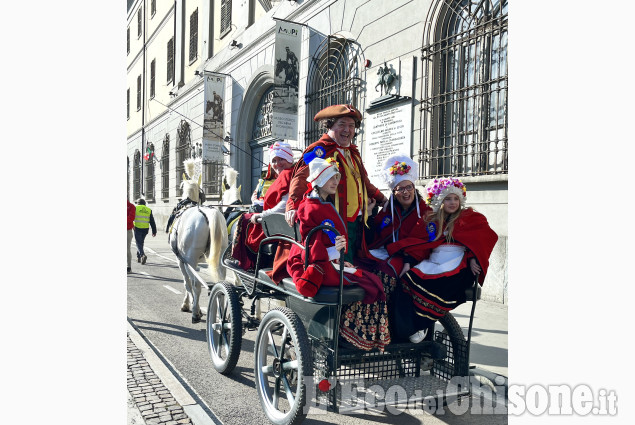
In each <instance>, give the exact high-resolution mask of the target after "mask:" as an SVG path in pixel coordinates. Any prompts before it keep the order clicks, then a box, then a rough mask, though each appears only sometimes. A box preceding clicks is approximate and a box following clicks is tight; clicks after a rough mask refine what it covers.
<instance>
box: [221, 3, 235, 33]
mask: <svg viewBox="0 0 635 425" xmlns="http://www.w3.org/2000/svg"><path fill="white" fill-rule="evenodd" d="M231 29H232V2H231V0H221V4H220V36H221V37H222V36H224V35H225V34H228V33H229V32H230V31H231Z"/></svg>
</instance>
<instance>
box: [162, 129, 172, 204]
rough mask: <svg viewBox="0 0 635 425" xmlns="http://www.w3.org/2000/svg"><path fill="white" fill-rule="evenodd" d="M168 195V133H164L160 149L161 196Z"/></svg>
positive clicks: (166, 196) (165, 196)
mask: <svg viewBox="0 0 635 425" xmlns="http://www.w3.org/2000/svg"><path fill="white" fill-rule="evenodd" d="M169 197H170V135H169V134H167V133H166V135H165V138H164V139H163V150H162V151H161V198H162V199H168V198H169Z"/></svg>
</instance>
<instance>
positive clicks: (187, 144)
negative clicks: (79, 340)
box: [175, 120, 192, 197]
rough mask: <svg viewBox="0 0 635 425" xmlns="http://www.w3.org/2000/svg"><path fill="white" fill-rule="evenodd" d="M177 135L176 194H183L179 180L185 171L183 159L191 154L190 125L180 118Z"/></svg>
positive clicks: (181, 179)
mask: <svg viewBox="0 0 635 425" xmlns="http://www.w3.org/2000/svg"><path fill="white" fill-rule="evenodd" d="M176 133H177V136H178V141H177V146H176V167H175V168H176V196H177V197H180V196H182V195H183V189H182V188H181V182H182V181H183V173H184V172H185V166H184V165H183V161H185V160H186V159H188V158H190V157H191V156H192V150H191V146H192V138H191V135H190V125H189V124H188V123H187V121H185V120H181V123H180V124H179V126H178V128H177V129H176Z"/></svg>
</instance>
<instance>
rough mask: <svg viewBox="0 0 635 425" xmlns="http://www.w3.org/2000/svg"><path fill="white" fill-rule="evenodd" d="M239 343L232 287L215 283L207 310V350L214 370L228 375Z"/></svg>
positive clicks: (237, 306) (239, 321) (239, 322)
mask: <svg viewBox="0 0 635 425" xmlns="http://www.w3.org/2000/svg"><path fill="white" fill-rule="evenodd" d="M241 341H242V318H241V315H240V304H239V301H238V295H237V294H236V291H235V290H234V287H233V286H232V285H231V284H230V283H228V282H218V283H217V284H216V285H214V287H213V288H212V293H211V294H210V298H209V306H208V307H207V347H208V348H209V354H210V357H211V358H212V363H213V364H214V369H216V370H217V371H218V372H220V373H222V374H223V375H228V374H229V373H231V371H232V370H233V369H234V367H235V366H236V362H237V361H238V356H239V355H240V345H241Z"/></svg>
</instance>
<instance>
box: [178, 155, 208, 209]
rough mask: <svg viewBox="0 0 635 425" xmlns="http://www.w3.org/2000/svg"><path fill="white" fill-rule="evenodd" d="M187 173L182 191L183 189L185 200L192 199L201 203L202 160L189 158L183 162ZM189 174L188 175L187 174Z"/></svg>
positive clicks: (184, 174) (184, 176)
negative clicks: (186, 198)
mask: <svg viewBox="0 0 635 425" xmlns="http://www.w3.org/2000/svg"><path fill="white" fill-rule="evenodd" d="M183 165H184V166H185V173H183V180H182V181H181V189H183V197H184V198H183V199H185V197H188V198H190V199H191V200H192V201H194V202H199V200H200V196H199V195H200V192H201V179H202V174H203V173H201V158H197V159H192V158H188V159H186V160H185V161H183ZM186 173H187V174H186ZM188 177H189V178H188Z"/></svg>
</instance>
